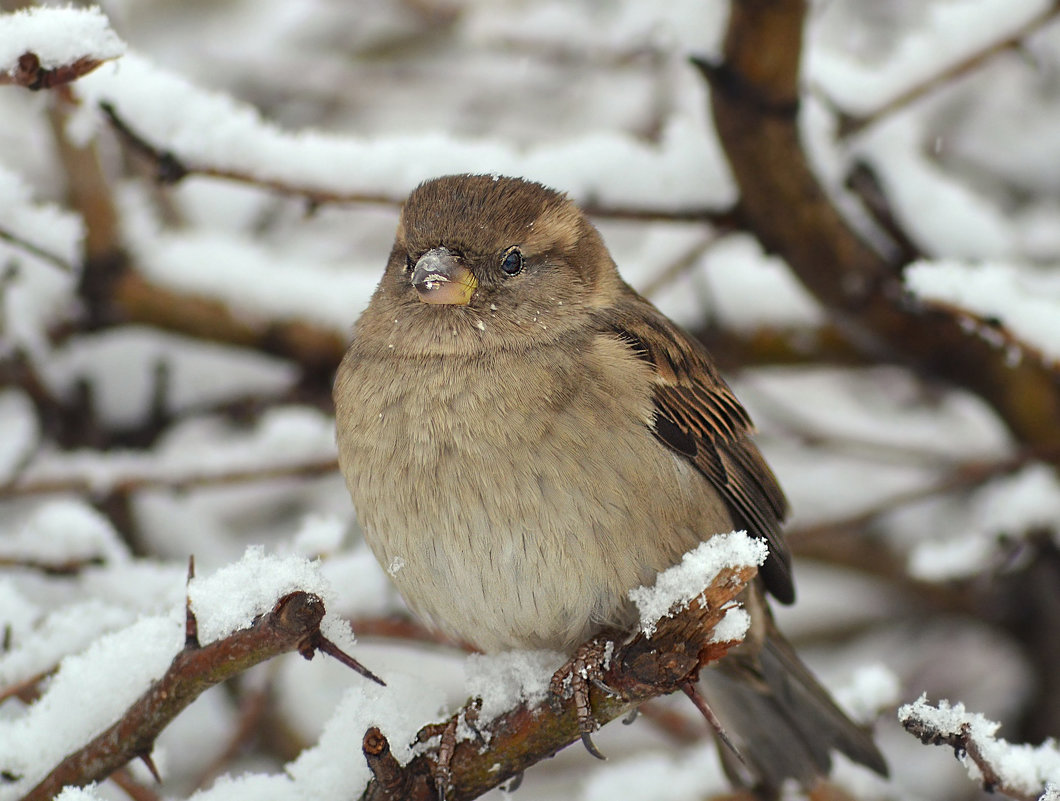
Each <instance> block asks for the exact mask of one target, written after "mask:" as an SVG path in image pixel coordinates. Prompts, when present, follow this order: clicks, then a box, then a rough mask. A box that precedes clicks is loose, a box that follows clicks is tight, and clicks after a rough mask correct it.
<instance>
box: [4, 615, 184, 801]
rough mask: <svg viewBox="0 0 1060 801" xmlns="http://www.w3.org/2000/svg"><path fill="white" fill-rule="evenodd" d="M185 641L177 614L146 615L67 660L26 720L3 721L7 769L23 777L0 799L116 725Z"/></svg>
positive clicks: (23, 789) (15, 792)
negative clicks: (89, 701)
mask: <svg viewBox="0 0 1060 801" xmlns="http://www.w3.org/2000/svg"><path fill="white" fill-rule="evenodd" d="M183 640H184V634H183V627H182V625H181V622H180V620H179V619H178V618H177V617H176V615H167V616H158V617H145V618H142V619H140V620H138V621H136V622H135V623H133V624H132V625H130V626H128V627H127V628H124V629H122V630H120V631H116V632H113V633H110V634H106V635H104V636H102V637H100V638H99V639H96V640H95V641H93V642H92V643H91V644H90V645H89V646H88V648H87V649H86V650H85V651H84V652H82V653H80V654H76V655H72V656H68V657H66V658H65V659H63V661H62V663H61V665H60V670H59V672H58V673H57V674H56V675H55V677H54V678H53V679H52V680H51V682H50V683H49V684H48V686H47V691H46V692H45V693H44V694H43V695H42V696H41V698H40V700H38V701H37V702H35V703H34V704H33V705H32V706H30V707H29V709H28V710H27V711H26V713H25V714H24V715H23V716H21V717H16V718H7V719H2V720H0V753H2V754H4V757H5V759H4V766H5V769H6V770H9V771H11V772H12V773H14V774H16V775H18V776H19V777H20V778H19V780H18V781H15V782H7V783H4V784H3V785H0V799H3V800H4V801H7V800H8V799H15V798H19V797H20V796H21V795H23V794H24V793H25V792H26V791H27V790H29V789H30V788H31V787H33V786H34V785H35V784H36V783H37V782H39V781H40V780H41V779H42V778H43V777H44V775H45V774H46V772H47V771H48V770H49V768H50V767H51V766H53V765H55V764H58V762H59V761H60V760H61V759H62V758H63V757H64V756H66V755H67V754H68V753H70V752H72V751H74V750H76V749H77V748H80V747H81V746H82V745H84V744H85V743H87V742H88V741H89V740H91V739H92V738H93V737H94V736H96V735H97V734H99V733H100V732H102V731H103V730H104V729H106V728H107V727H108V726H110V725H111V724H112V723H114V722H115V721H116V720H118V718H119V717H120V716H121V714H122V713H123V712H124V711H125V709H126V708H127V707H128V706H129V705H130V704H131V703H132V702H133V701H135V700H136V698H137V697H138V696H140V695H141V694H142V693H143V692H144V690H146V689H147V687H148V685H149V684H150V683H151V682H152V681H154V680H155V679H157V678H158V677H160V676H161V675H162V674H163V673H164V672H165V670H166V668H167V667H168V666H169V663H170V661H171V660H172V658H173V656H174V654H176V653H177V651H178V650H179V649H180V648H181V647H182V646H183ZM85 699H92V702H91V703H85Z"/></svg>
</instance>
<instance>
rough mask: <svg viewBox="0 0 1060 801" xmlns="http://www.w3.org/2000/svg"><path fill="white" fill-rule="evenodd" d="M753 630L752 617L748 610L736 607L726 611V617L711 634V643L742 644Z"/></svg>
mask: <svg viewBox="0 0 1060 801" xmlns="http://www.w3.org/2000/svg"><path fill="white" fill-rule="evenodd" d="M749 628H751V616H750V615H749V614H748V613H747V610H746V609H742V608H740V607H738V606H734V607H732V608H731V609H728V610H726V612H725V617H723V618H722V619H721V620H720V621H718V625H716V626H715V627H714V630H713V631H712V632H711V633H710V641H711V642H740V641H741V640H743V638H744V636H746V634H747V630H748V629H749Z"/></svg>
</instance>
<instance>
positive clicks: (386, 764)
mask: <svg viewBox="0 0 1060 801" xmlns="http://www.w3.org/2000/svg"><path fill="white" fill-rule="evenodd" d="M756 572H757V571H756V570H755V568H752V567H744V568H738V569H726V570H723V571H721V572H720V573H719V574H718V576H717V578H716V579H715V580H714V581H713V583H712V584H711V586H710V587H708V588H707V589H706V590H705V591H704V594H703V595H702V596H700V598H701V599H702V600H701V601H699V602H694V603H693V604H692V605H690V606H689V608H688V609H687V610H685V611H684V612H682V613H680V614H678V615H676V616H674V617H672V618H663V619H662V620H661V621H660V622H659V625H658V628H657V630H656V632H655V634H654V635H653V636H652V637H646V636H645V635H644V634H643V633H641V634H638V635H636V636H635V637H634V638H633V639H632V640H630V641H629V642H628V643H626V644H624V645H622V646H620V647H619V648H618V649H617V651H616V653H615V656H614V657H613V658H612V661H611V666H610V668H609V669H608V670H607V672H606V673H605V675H604V677H603V681H604V683H605V684H606V685H607V686H608V687H609V688H611V689H613V690H615V691H616V693H617V694H615V695H610V694H609V693H607V692H605V691H604V690H602V689H601V688H599V687H596V686H595V685H594V686H591V688H590V697H591V702H592V711H593V717H594V719H595V720H596V721H597V722H598V723H600V724H604V723H607V722H609V721H611V720H614V719H615V718H617V717H621V716H624V715H626V714H627V713H628V712H629V711H630V710H632V709H634V708H636V707H637V706H639V705H640V704H642V703H644V702H645V701H648V700H649V699H651V698H655V697H658V696H660V695H665V694H668V693H672V692H675V691H676V690H678V689H680V687H681V685H682V683H683V682H684V681H686V680H687V679H689V678H690V677H694V676H696V675H698V672H699V670H700V668H701V666H703V665H706V664H708V663H709V662H713V661H715V660H717V659H719V658H721V657H722V656H724V654H725V653H726V652H727V650H728V649H729V648H730V647H731V646H733V645H734V644H735V643H712V642H711V641H710V637H711V632H712V631H713V628H714V626H716V625H717V623H718V622H719V621H720V620H721V619H722V617H723V616H724V615H725V612H726V611H727V608H728V605H729V604H730V603H731V602H732V601H733V600H734V599H735V598H736V597H737V596H738V595H739V594H740V592H741V591H742V590H743V589H744V587H745V586H746V584H747V582H748V581H750V580H751V579H752V578H753V577H754V575H755V573H756ZM552 700H553V701H554V700H559V699H552ZM473 709H474V701H472V702H470V703H469V705H468V706H466V707H465V708H464V709H463V710H461V711H460V712H458V713H457V714H456V715H454V716H453V717H452V718H450V720H449V721H448V722H447V723H445V724H436V725H433V726H431V727H427V728H428V730H429V731H433V730H442V729H444V728H447V727H452V726H454V725H456V724H457V723H459V722H460V721H461V720H462V719H463V718H464V717H465V715H467V713H468V712H469V711H471V710H473ZM475 728H476V729H477V730H478V731H480V732H482V733H483V734H484V736H485V737H486V738H487V739H488V742H489V747H488V748H483V747H482V746H481V745H480V743H478V742H469V741H462V742H459V743H457V744H456V746H455V748H454V750H453V753H452V758H451V759H450V760H449V764H448V770H447V773H448V776H449V778H450V782H451V787H450V788H449V789H447V790H446V792H445V797H446V799H447V801H468V800H469V799H472V798H477V797H479V796H480V795H482V794H483V793H485V792H486V791H488V790H489V789H491V788H493V787H496V786H498V785H500V784H503V783H504V782H506V781H508V780H509V779H511V778H513V777H516V776H518V775H519V774H521V773H522V772H523V771H524V770H526V769H527V768H529V767H530V766H532V765H534V764H536V763H537V762H540V761H541V760H542V759H545V758H547V757H550V756H552V755H553V754H555V753H556V752H557V751H559V750H561V749H563V748H565V747H566V746H568V745H570V744H571V743H573V742H578V741H580V739H581V733H580V732H579V729H578V720H577V710H576V708H575V701H574V699H571V698H568V699H562V700H561V703H560V711H558V712H557V711H554V710H553V708H552V704H551V702H550V701H542V702H540V703H538V704H536V705H534V706H527V705H525V704H524V705H520V706H519V707H517V708H515V709H513V710H511V711H509V712H507V713H505V714H504V715H502V716H500V717H498V718H497V719H495V720H493V721H491V722H489V723H488V724H482V723H480V722H476V723H475ZM363 747H364V751H365V756H366V758H367V759H368V763H369V767H370V768H371V769H372V771H373V774H374V776H375V779H374V780H373V781H372V782H371V783H370V784H369V785H368V788H367V789H366V790H365V793H364V796H363V801H392V800H393V801H396V800H397V799H412V800H427V799H437V798H438V795H437V793H436V790H435V787H434V778H433V777H435V776H437V775H438V766H437V765H436V763H435V759H436V756H435V752H429V753H427V754H421V755H420V756H417V757H414V758H413V759H412V760H411V761H410V762H409V763H408V764H407V765H405V766H400V765H397V763H396V761H395V760H394V758H393V756H392V755H390V753H389V743H386V742H385V738H383V737H382V735H381V734H380V733H379V732H378V730H371V729H370V730H369V731H368V733H367V734H366V735H365V741H364V743H363Z"/></svg>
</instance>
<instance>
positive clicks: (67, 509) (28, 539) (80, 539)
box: [0, 499, 129, 564]
mask: <svg viewBox="0 0 1060 801" xmlns="http://www.w3.org/2000/svg"><path fill="white" fill-rule="evenodd" d="M0 556H5V557H9V558H13V559H23V560H27V561H36V562H41V563H44V564H49V563H54V564H63V563H64V562H77V561H82V562H83V561H89V560H93V559H99V560H102V561H106V562H111V561H119V562H120V561H125V560H127V559H128V558H129V552H128V548H126V546H125V544H124V543H123V542H122V541H121V540H120V539H119V537H118V534H117V532H116V531H115V530H114V527H113V526H112V525H111V523H110V521H109V520H108V519H107V518H106V517H104V516H103V515H102V514H100V513H99V512H97V511H96V510H95V509H93V508H92V507H91V506H89V505H88V504H85V503H82V502H80V501H74V500H66V499H59V500H53V501H49V502H46V503H44V504H42V505H41V506H40V507H39V508H37V509H36V510H34V512H33V514H32V516H31V517H30V518H29V519H28V520H26V521H25V522H24V523H23V525H21V526H20V527H19V528H18V529H17V530H16V531H15V533H14V534H12V535H8V536H7V537H5V538H3V539H0Z"/></svg>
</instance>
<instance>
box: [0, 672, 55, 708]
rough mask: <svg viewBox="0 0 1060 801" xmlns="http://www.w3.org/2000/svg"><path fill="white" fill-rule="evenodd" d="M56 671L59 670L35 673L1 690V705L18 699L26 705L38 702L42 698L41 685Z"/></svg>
mask: <svg viewBox="0 0 1060 801" xmlns="http://www.w3.org/2000/svg"><path fill="white" fill-rule="evenodd" d="M56 670H58V668H49V669H48V670H42V671H41V672H40V673H35V674H34V675H32V676H30V677H29V678H26V679H23V680H22V681H18V682H15V683H14V684H11V685H8V686H7V687H4V688H2V689H0V703H3V702H4V701H6V700H7V699H8V698H18V699H19V700H21V701H22V702H23V703H25V704H29V703H32V702H33V701H36V700H37V699H38V698H40V683H41V682H42V681H44V680H45V679H46V678H48V677H49V676H51V675H53V674H54V673H55V671H56Z"/></svg>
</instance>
